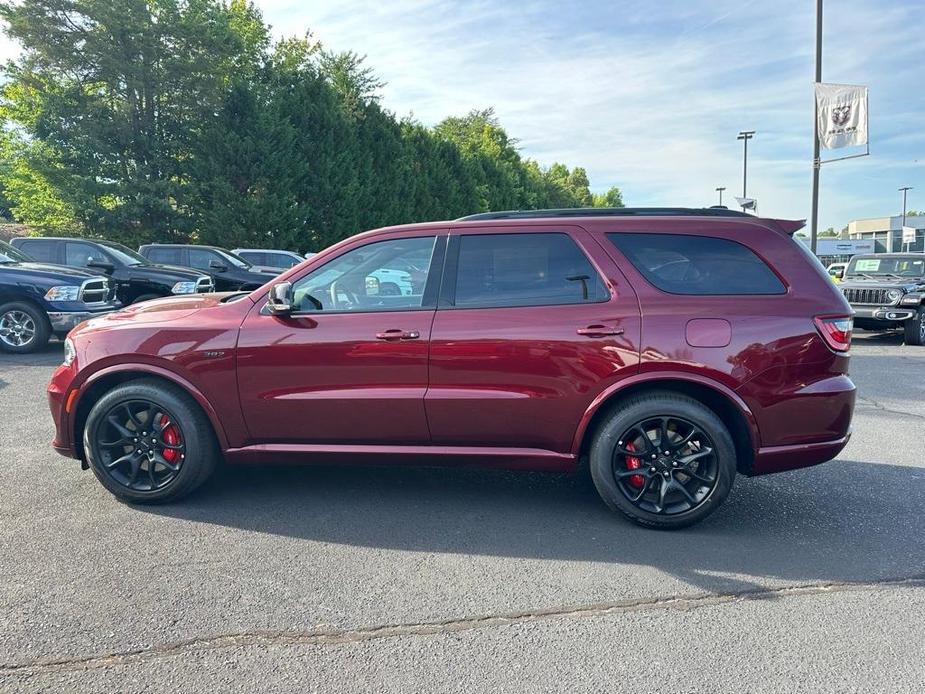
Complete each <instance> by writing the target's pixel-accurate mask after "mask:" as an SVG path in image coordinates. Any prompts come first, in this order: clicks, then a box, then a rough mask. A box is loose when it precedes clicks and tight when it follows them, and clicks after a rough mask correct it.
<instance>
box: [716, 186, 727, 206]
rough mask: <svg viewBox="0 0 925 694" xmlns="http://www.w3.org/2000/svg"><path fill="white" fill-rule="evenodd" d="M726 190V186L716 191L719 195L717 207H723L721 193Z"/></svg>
mask: <svg viewBox="0 0 925 694" xmlns="http://www.w3.org/2000/svg"><path fill="white" fill-rule="evenodd" d="M724 190H726V186H721V187H719V188H717V189H716V192H717V193H719V206H720V207H722V206H723V191H724Z"/></svg>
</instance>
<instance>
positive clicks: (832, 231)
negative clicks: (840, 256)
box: [819, 227, 838, 238]
mask: <svg viewBox="0 0 925 694" xmlns="http://www.w3.org/2000/svg"><path fill="white" fill-rule="evenodd" d="M836 236H838V232H837V231H835V227H829V228H828V229H826V230H825V231H820V232H819V237H820V238H822V237H825V238H831V237H836Z"/></svg>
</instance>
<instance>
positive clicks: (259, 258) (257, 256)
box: [238, 251, 267, 265]
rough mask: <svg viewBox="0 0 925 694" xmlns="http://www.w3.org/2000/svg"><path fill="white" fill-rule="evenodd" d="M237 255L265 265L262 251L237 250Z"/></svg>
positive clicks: (264, 256)
mask: <svg viewBox="0 0 925 694" xmlns="http://www.w3.org/2000/svg"><path fill="white" fill-rule="evenodd" d="M238 255H239V256H241V257H242V258H244V260H246V261H247V262H249V263H253V264H254V265H266V264H267V262H266V255H264V254H263V253H256V252H254V251H239V252H238Z"/></svg>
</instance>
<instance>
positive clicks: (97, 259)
mask: <svg viewBox="0 0 925 694" xmlns="http://www.w3.org/2000/svg"><path fill="white" fill-rule="evenodd" d="M110 262H112V261H111V260H110V259H109V258H107V257H106V254H105V253H103V251H101V250H100V249H99V248H97V247H96V246H91V245H90V244H89V243H74V242H71V241H68V242H67V243H66V244H65V245H64V264H65V265H70V266H71V267H87V266H88V265H89V264H90V263H110Z"/></svg>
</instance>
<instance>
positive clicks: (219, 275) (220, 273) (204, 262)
mask: <svg viewBox="0 0 925 694" xmlns="http://www.w3.org/2000/svg"><path fill="white" fill-rule="evenodd" d="M138 253H140V254H141V255H142V256H144V257H145V258H147V259H148V260H150V261H152V262H155V263H164V264H167V265H181V266H183V267H190V268H194V269H196V270H199V271H201V272H203V273H205V274H207V275H209V276H210V277H211V278H212V281H213V283H214V284H215V289H216V291H219V292H233V291H240V290H246V291H250V290H253V289H257V288H258V287H262V286H263V285H264V284H266V283H267V282H269V281H270V280H271V279H273V278H274V277H276V276H277V275H278V274H279V273H280V271H279V270H278V269H272V270H271V269H269V268H267V269H264V268H260V267H257V266H255V265H252V264H251V263H249V262H247V261H246V260H244V258H241V257H239V256H237V255H235V254H234V253H232V252H231V251H228V250H225V249H224V248H219V247H218V246H196V245H190V244H178V243H150V244H146V245H144V246H141V247H140V248H139V249H138Z"/></svg>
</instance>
